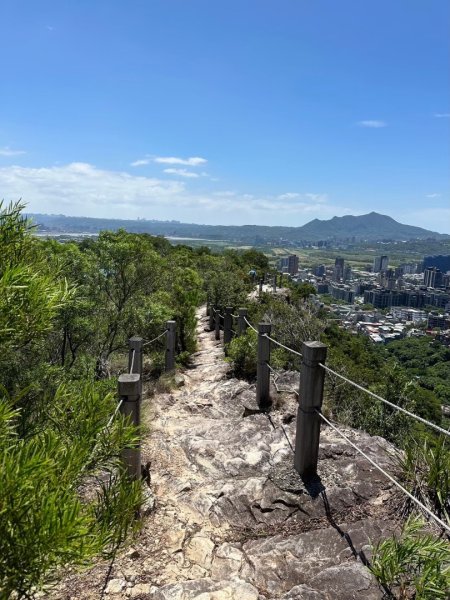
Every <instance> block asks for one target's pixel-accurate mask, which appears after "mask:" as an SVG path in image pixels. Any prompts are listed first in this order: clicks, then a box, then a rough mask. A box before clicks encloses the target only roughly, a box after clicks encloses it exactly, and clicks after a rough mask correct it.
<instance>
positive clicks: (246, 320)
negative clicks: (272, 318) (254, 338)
mask: <svg viewBox="0 0 450 600" xmlns="http://www.w3.org/2000/svg"><path fill="white" fill-rule="evenodd" d="M244 321H245V322H246V323H247V325H248V326H249V327H250V328H251V329H253V331H254V332H255V333H258V330H257V329H255V328H254V327H253V325H252V324H251V323H249V321H248V319H247V317H244Z"/></svg>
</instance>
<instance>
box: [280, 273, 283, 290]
mask: <svg viewBox="0 0 450 600" xmlns="http://www.w3.org/2000/svg"><path fill="white" fill-rule="evenodd" d="M282 287H283V272H281V273H280V288H282Z"/></svg>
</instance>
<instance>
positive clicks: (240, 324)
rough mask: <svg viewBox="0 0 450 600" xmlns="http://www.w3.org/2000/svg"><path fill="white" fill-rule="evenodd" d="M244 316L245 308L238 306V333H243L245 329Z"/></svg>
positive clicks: (245, 313)
mask: <svg viewBox="0 0 450 600" xmlns="http://www.w3.org/2000/svg"><path fill="white" fill-rule="evenodd" d="M246 317H247V309H246V308H240V309H239V310H238V322H237V328H238V331H237V332H238V335H243V334H244V333H245V332H246V331H247V323H246V322H245V319H246Z"/></svg>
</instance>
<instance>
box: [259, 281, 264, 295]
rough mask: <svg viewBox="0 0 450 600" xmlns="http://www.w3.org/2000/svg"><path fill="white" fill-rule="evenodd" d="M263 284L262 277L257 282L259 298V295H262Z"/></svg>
mask: <svg viewBox="0 0 450 600" xmlns="http://www.w3.org/2000/svg"><path fill="white" fill-rule="evenodd" d="M263 283H264V278H263V277H262V278H261V279H260V280H259V295H260V296H261V294H262V291H263Z"/></svg>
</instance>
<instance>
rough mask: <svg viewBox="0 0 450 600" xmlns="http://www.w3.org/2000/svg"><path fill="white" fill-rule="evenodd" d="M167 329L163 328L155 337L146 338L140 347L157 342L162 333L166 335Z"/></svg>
mask: <svg viewBox="0 0 450 600" xmlns="http://www.w3.org/2000/svg"><path fill="white" fill-rule="evenodd" d="M168 331H169V330H168V329H164V331H163V332H162V333H161V334H160V335H158V336H157V337H155V338H153V339H152V340H148V341H147V342H145V343H144V344H142V347H144V346H148V345H149V344H153V342H157V341H158V340H159V339H161V338H162V337H163V336H164V335H166V333H167V332H168Z"/></svg>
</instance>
